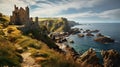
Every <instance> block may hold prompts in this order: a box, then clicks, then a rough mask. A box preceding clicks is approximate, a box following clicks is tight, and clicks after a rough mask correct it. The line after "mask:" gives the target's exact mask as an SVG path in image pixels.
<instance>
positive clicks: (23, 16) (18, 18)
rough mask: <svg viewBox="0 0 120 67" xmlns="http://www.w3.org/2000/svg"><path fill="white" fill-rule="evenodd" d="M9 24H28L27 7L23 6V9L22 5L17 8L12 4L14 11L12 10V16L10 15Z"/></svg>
mask: <svg viewBox="0 0 120 67" xmlns="http://www.w3.org/2000/svg"><path fill="white" fill-rule="evenodd" d="M10 24H15V25H26V24H29V8H28V7H25V9H23V8H22V7H20V8H18V7H16V5H14V11H13V12H12V16H10Z"/></svg>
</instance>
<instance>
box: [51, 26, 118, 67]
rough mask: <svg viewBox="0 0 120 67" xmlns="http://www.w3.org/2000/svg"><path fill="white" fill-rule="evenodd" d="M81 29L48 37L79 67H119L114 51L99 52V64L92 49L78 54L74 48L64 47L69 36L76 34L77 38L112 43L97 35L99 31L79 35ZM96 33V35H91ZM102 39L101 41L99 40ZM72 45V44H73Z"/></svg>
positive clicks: (99, 34) (116, 53)
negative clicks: (87, 37)
mask: <svg viewBox="0 0 120 67" xmlns="http://www.w3.org/2000/svg"><path fill="white" fill-rule="evenodd" d="M81 30H83V29H77V28H75V29H71V31H70V32H62V33H52V34H50V35H49V37H50V38H51V39H52V40H53V41H54V42H55V43H56V45H57V46H59V48H60V49H61V50H63V53H64V54H65V56H66V57H67V58H70V57H71V58H73V60H74V61H75V62H77V63H79V64H80V65H81V67H120V65H119V64H118V62H119V61H120V53H118V52H117V51H115V50H112V49H111V50H107V51H104V50H102V51H100V53H101V56H102V57H103V63H102V64H101V63H100V58H98V57H97V55H96V51H95V50H93V49H92V48H90V49H88V50H87V51H86V52H84V53H83V54H78V53H77V52H76V51H75V49H74V48H72V47H70V46H69V45H66V42H69V41H68V40H69V35H74V34H78V33H79V34H78V36H79V37H84V36H85V33H86V36H96V38H95V39H94V41H97V40H98V41H97V42H100V43H103V44H104V43H111V42H114V40H113V39H112V38H109V37H106V36H104V35H103V34H101V33H99V30H86V31H83V33H81V32H82V31H81ZM92 33H96V35H94V34H92ZM99 38H102V39H99ZM73 43H74V42H73Z"/></svg>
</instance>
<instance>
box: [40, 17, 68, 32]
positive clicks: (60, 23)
mask: <svg viewBox="0 0 120 67" xmlns="http://www.w3.org/2000/svg"><path fill="white" fill-rule="evenodd" d="M39 21H40V26H45V27H46V28H47V30H48V31H49V32H63V31H68V30H69V29H70V27H69V24H68V20H67V19H66V18H39Z"/></svg>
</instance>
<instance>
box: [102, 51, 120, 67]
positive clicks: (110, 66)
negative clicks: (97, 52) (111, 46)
mask: <svg viewBox="0 0 120 67" xmlns="http://www.w3.org/2000/svg"><path fill="white" fill-rule="evenodd" d="M101 54H102V56H103V62H104V67H120V54H119V53H118V52H117V51H115V50H108V51H102V52H101Z"/></svg>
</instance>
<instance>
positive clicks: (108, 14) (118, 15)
mask: <svg viewBox="0 0 120 67" xmlns="http://www.w3.org/2000/svg"><path fill="white" fill-rule="evenodd" d="M98 16H99V17H100V18H106V19H119V20H120V8H119V9H112V10H107V11H104V12H102V13H100V14H98Z"/></svg>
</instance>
